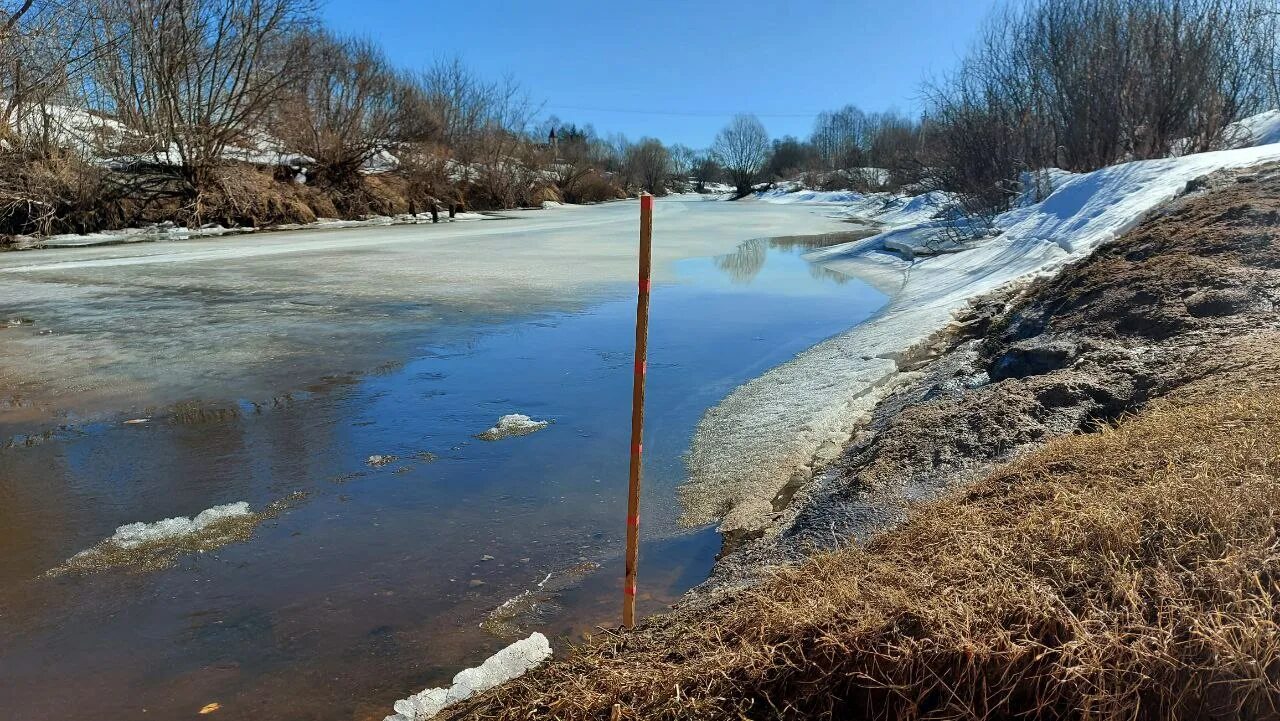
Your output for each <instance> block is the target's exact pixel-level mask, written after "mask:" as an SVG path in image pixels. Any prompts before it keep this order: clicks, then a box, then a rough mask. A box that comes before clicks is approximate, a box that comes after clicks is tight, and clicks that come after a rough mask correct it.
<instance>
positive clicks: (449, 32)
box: [323, 0, 993, 148]
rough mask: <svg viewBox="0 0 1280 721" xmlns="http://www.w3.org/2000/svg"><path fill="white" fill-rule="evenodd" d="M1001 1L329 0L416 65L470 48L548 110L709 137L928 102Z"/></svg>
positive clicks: (335, 19)
mask: <svg viewBox="0 0 1280 721" xmlns="http://www.w3.org/2000/svg"><path fill="white" fill-rule="evenodd" d="M992 5H993V0H895V1H892V2H885V1H884V0H875V1H873V0H845V2H838V1H836V0H807V1H806V2H803V3H793V2H786V1H785V0H774V1H773V2H751V1H750V0H747V1H745V2H744V1H739V2H722V1H720V0H702V1H696V2H694V1H689V2H675V1H663V0H653V1H652V2H628V3H620V2H614V1H612V0H596V1H595V2H588V1H581V0H571V1H559V2H532V1H528V0H521V1H517V0H508V1H506V2H496V1H494V0H468V1H464V2H458V1H457V0H451V1H450V2H433V1H432V0H327V3H326V5H325V6H324V9H323V15H324V18H325V20H326V22H327V23H328V24H329V25H330V26H331V27H332V28H334V29H335V30H337V31H339V32H343V33H348V34H354V35H363V36H368V37H371V38H373V39H375V40H377V41H378V42H379V43H380V44H381V45H382V46H383V47H384V48H386V50H387V52H388V54H389V55H390V56H391V59H392V60H393V61H394V62H396V63H397V64H399V65H402V66H406V67H421V66H426V65H429V64H430V63H431V62H432V61H433V60H435V59H436V58H439V57H449V56H453V55H458V56H460V57H461V58H462V59H463V60H464V61H465V62H466V63H467V65H468V66H470V67H472V68H474V69H475V70H476V71H477V72H478V73H480V74H482V75H484V76H486V77H493V78H497V77H501V76H503V75H505V74H511V75H513V76H514V77H515V78H516V79H518V80H519V81H520V83H521V84H522V86H523V87H524V88H525V89H526V90H527V91H528V93H529V95H530V97H532V98H533V99H535V100H536V101H538V102H540V103H543V104H544V109H543V113H542V115H543V116H545V115H550V114H555V115H557V116H559V117H560V118H562V119H563V120H566V121H571V122H577V123H580V124H581V123H591V124H592V125H594V126H595V128H596V130H597V132H599V133H601V134H608V133H612V132H623V133H626V134H627V135H628V136H629V137H631V138H633V139H634V138H637V137H640V136H644V135H650V136H655V137H658V138H661V139H662V140H664V141H666V142H680V143H685V144H687V145H691V146H693V147H695V148H702V147H706V146H707V145H709V144H710V143H711V140H712V138H713V137H714V136H715V133H716V131H717V130H718V129H719V128H720V127H721V126H723V125H724V123H725V122H726V121H727V120H728V119H729V117H730V116H732V115H733V114H734V113H737V112H753V113H756V114H757V115H759V116H760V119H761V121H762V122H764V124H765V127H767V128H768V129H769V133H770V135H773V136H775V137H778V136H781V135H785V134H793V135H797V136H801V137H803V136H807V135H808V133H809V130H810V129H811V127H812V125H813V116H814V115H816V114H817V113H818V112H820V111H822V110H827V109H834V108H837V107H840V106H842V105H845V104H848V103H853V104H855V105H858V106H859V107H862V108H863V109H865V110H883V109H889V108H896V109H898V110H902V111H905V112H914V111H916V110H917V109H918V100H919V86H920V81H921V79H922V78H924V77H927V76H929V75H937V74H940V73H943V72H946V71H947V70H949V69H950V68H951V67H952V66H953V65H954V64H955V62H956V60H957V58H958V57H959V56H960V54H962V53H963V51H964V49H965V48H966V47H967V46H968V45H969V43H970V41H971V40H972V38H973V36H974V33H975V31H976V30H977V27H978V25H979V24H980V23H981V21H982V19H983V18H984V17H985V16H986V14H987V12H988V11H989V10H990V8H991V6H992Z"/></svg>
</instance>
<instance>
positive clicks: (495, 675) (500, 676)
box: [384, 632, 551, 721]
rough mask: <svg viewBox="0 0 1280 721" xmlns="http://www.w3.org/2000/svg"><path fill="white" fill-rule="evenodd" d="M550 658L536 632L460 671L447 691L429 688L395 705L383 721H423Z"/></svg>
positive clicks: (548, 648) (544, 640)
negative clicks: (390, 713) (476, 664)
mask: <svg viewBox="0 0 1280 721" xmlns="http://www.w3.org/2000/svg"><path fill="white" fill-rule="evenodd" d="M550 656H551V643H550V642H549V641H547V637H546V636H543V635H542V634H541V633H537V632H535V633H534V634H533V635H531V636H529V637H528V638H526V639H523V640H520V641H516V642H515V643H513V644H511V645H510V646H507V647H506V648H504V649H502V650H501V651H499V652H497V653H495V654H494V655H492V656H490V657H489V658H488V659H486V660H485V662H484V663H482V664H480V665H479V666H476V667H474V668H468V669H465V670H463V671H459V672H458V675H456V676H454V677H453V685H451V686H450V687H449V688H429V689H427V690H425V691H422V692H420V693H416V694H414V695H412V696H410V697H409V698H406V699H401V700H399V701H396V703H395V707H394V708H395V711H396V712H395V713H394V714H392V715H390V716H387V717H386V719H385V720H384V721H422V720H423V719H429V718H431V717H432V716H435V715H436V714H438V713H440V711H441V710H442V709H444V708H445V707H446V706H449V705H451V704H455V703H457V702H459V701H462V700H463V699H466V698H469V697H471V696H472V695H474V694H477V693H480V692H482V691H487V690H489V689H491V688H493V687H494V686H497V685H499V684H503V683H506V682H507V681H510V680H511V679H513V678H518V677H520V676H523V675H524V674H525V672H527V671H529V670H530V669H532V668H534V667H536V666H538V665H539V664H541V663H542V662H543V661H545V660H547V659H548V658H549V657H550Z"/></svg>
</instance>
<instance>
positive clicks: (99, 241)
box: [19, 223, 258, 248]
mask: <svg viewBox="0 0 1280 721" xmlns="http://www.w3.org/2000/svg"><path fill="white" fill-rule="evenodd" d="M257 230H258V229H257V228H226V227H223V226H221V225H205V226H201V227H199V228H185V227H182V226H177V225H174V224H173V223H162V224H160V225H153V226H148V227H145V228H126V229H123V230H104V231H101V232H98V233H85V234H76V233H63V234H60V235H50V236H47V237H43V238H36V237H31V236H20V238H19V243H20V245H22V246H27V245H40V246H43V247H46V248H84V247H88V246H91V245H121V244H124V243H155V242H163V241H169V240H189V239H191V238H216V237H219V236H223V235H239V234H241V233H253V232H255V231H257Z"/></svg>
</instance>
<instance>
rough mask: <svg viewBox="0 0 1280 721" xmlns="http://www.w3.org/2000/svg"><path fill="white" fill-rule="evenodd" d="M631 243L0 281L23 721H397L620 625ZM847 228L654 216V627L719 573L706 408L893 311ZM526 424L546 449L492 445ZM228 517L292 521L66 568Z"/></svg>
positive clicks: (161, 264)
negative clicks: (682, 498)
mask: <svg viewBox="0 0 1280 721" xmlns="http://www.w3.org/2000/svg"><path fill="white" fill-rule="evenodd" d="M636 217H637V205H636V203H634V202H622V203H613V204H607V205H602V206H595V207H587V208H561V209H553V210H547V211H538V212H514V213H508V214H504V216H503V217H501V218H497V219H492V220H485V221H474V222H467V223H455V224H451V225H447V226H443V225H442V226H396V227H387V228H362V229H348V230H329V231H299V232H290V233H276V234H263V235H250V236H240V237H235V238H228V239H221V240H205V241H195V240H193V241H183V242H177V243H156V244H146V245H141V244H140V245H130V246H112V247H102V248H86V249H77V250H56V251H55V250H49V251H32V252H23V253H8V254H4V255H0V289H3V290H2V291H0V326H3V327H4V330H0V383H3V386H0V388H2V389H3V394H4V395H3V397H0V446H3V447H2V448H0V715H3V716H4V717H6V718H14V719H26V720H31V721H39V720H43V719H50V720H52V719H64V718H67V717H68V716H80V717H85V718H101V719H117V718H119V719H124V718H130V719H134V718H154V719H178V718H189V717H192V716H193V715H195V714H196V713H197V712H198V711H199V710H200V709H201V708H202V707H205V706H206V705H207V704H211V703H216V704H218V706H217V710H216V712H215V715H214V716H213V717H214V718H224V719H260V718H289V719H316V720H321V719H324V720H331V719H342V720H345V719H380V718H382V716H384V715H386V714H387V713H389V711H390V706H391V703H392V701H394V700H395V699H398V698H402V697H404V696H407V695H408V694H410V693H413V692H415V691H418V690H421V689H422V688H424V687H426V686H430V685H436V684H440V683H444V682H447V681H448V680H449V678H451V677H452V675H453V674H454V673H455V672H456V671H457V670H459V669H460V668H462V667H464V666H467V665H471V664H474V663H476V662H478V661H479V660H482V659H483V658H484V657H485V656H487V655H488V654H489V653H492V652H493V651H494V650H496V649H497V648H500V647H501V646H503V645H505V644H506V643H507V642H509V641H510V640H512V639H513V638H515V637H517V636H520V635H527V634H528V633H529V632H530V631H533V630H539V631H542V632H544V633H546V634H547V635H548V636H550V637H551V638H552V643H553V646H556V647H557V648H563V646H564V644H565V642H566V641H570V640H574V639H580V638H582V636H583V635H584V634H590V633H592V630H593V628H594V627H596V626H597V625H614V624H616V623H617V614H618V610H619V606H620V602H621V594H620V585H621V584H620V576H621V568H620V559H619V557H620V552H621V550H622V549H621V543H622V536H623V531H624V526H623V516H624V512H625V511H624V509H625V497H626V471H627V454H628V433H629V426H628V423H629V417H630V414H629V405H628V404H629V401H630V383H631V378H632V359H631V350H632V349H631V345H632V341H633V340H634V335H633V334H634V327H633V323H634V298H633V295H632V294H633V293H634V281H633V278H634V273H635V265H634V263H635V261H634V247H635V233H636ZM856 232H858V229H857V228H855V227H853V226H850V225H848V224H845V223H841V222H840V221H838V220H837V219H833V218H829V217H826V216H825V215H824V213H823V212H822V211H821V210H820V209H818V208H814V207H805V206H772V205H768V204H764V203H756V202H744V203H723V202H712V201H705V200H701V199H698V198H690V197H677V198H671V199H663V200H660V201H659V202H658V203H657V212H656V217H655V260H656V264H655V288H654V300H653V319H652V330H651V345H650V354H651V355H650V365H649V386H648V388H649V395H648V398H649V406H648V416H647V428H646V436H645V451H646V465H645V491H644V500H643V513H642V515H643V519H644V521H643V527H642V530H643V533H642V538H643V545H642V549H641V554H642V556H641V557H642V562H641V567H640V591H641V592H640V608H641V612H642V613H653V612H656V611H660V610H661V609H662V608H663V607H665V606H666V605H668V604H669V603H671V602H672V601H673V600H675V599H676V598H677V597H678V596H679V595H680V594H681V593H682V592H684V591H685V590H687V589H688V588H690V587H691V586H693V585H696V584H697V583H699V582H701V581H702V580H703V579H704V578H705V577H706V574H707V572H708V570H709V569H710V567H711V564H712V563H713V562H714V557H715V554H716V552H717V551H718V550H719V541H718V538H717V536H716V534H715V532H714V530H713V529H711V528H695V529H687V528H681V527H680V526H679V525H678V522H677V519H678V517H679V515H680V514H679V508H678V503H677V501H676V493H675V489H676V487H677V486H678V485H679V484H680V483H681V482H682V481H683V480H684V479H685V475H686V474H685V469H684V458H685V454H686V453H687V451H688V448H689V442H690V438H691V435H692V433H693V429H694V427H695V425H696V423H697V421H698V419H699V418H700V417H701V415H702V414H703V413H704V412H705V411H706V410H707V409H708V408H709V407H711V406H714V405H715V404H716V403H717V402H718V401H719V400H720V399H722V398H723V397H724V396H725V395H727V394H728V393H729V392H730V391H731V390H733V388H735V387H736V386H738V385H739V384H741V383H743V382H745V381H747V380H749V379H751V378H753V377H756V376H758V375H760V374H761V373H762V372H764V371H765V370H767V369H769V368H771V367H773V366H776V365H778V364H780V363H783V362H785V361H786V360H788V359H789V358H791V357H793V356H794V355H795V354H796V353H798V352H800V351H802V350H804V349H806V348H808V347H810V346H812V345H813V344H815V343H817V342H819V341H821V340H822V339H824V338H827V337H829V336H831V335H833V334H835V333H838V332H840V331H842V330H845V329H846V328H848V327H850V326H852V325H855V324H857V323H859V322H860V321H862V320H864V319H866V318H867V317H869V316H870V315H871V314H873V313H874V312H875V311H876V310H877V309H878V308H879V307H880V306H881V305H883V303H884V302H885V300H886V298H885V297H884V296H883V295H882V294H880V293H879V292H877V291H875V290H874V289H872V288H871V287H869V286H867V285H866V284H864V283H862V282H861V281H858V280H856V279H853V278H850V277H847V276H842V275H840V274H838V273H833V272H831V271H829V270H824V269H822V268H819V267H816V266H812V265H810V264H809V263H807V262H806V261H805V260H804V259H803V258H802V257H801V255H800V254H801V252H802V251H803V250H804V249H805V248H806V247H810V246H812V245H815V244H823V243H831V242H836V241H838V240H848V239H849V238H850V237H852V236H851V233H856ZM510 413H521V414H527V415H529V416H531V417H533V418H534V419H538V420H546V421H548V422H549V423H548V425H547V426H546V427H545V428H543V429H542V430H539V431H537V432H536V433H532V434H529V435H524V436H519V437H510V438H504V439H501V440H495V441H487V440H482V439H479V438H477V435H478V434H480V433H481V432H483V431H484V430H485V429H486V428H488V427H490V426H492V425H493V424H494V423H495V422H496V421H497V419H498V418H499V417H500V416H502V415H505V414H510ZM236 501H245V502H247V503H248V504H249V505H250V507H251V508H252V509H254V510H262V509H267V508H272V512H271V514H270V517H265V518H263V519H262V521H261V523H259V524H258V525H257V526H256V527H255V528H254V529H253V531H252V534H251V535H249V536H247V537H245V538H237V539H234V540H232V541H231V542H228V543H226V544H219V545H217V546H216V547H213V548H208V549H204V550H203V552H190V553H183V552H175V553H174V554H172V556H170V557H166V559H165V563H146V564H141V565H137V566H133V565H129V564H127V563H126V564H124V565H119V566H112V567H109V568H101V569H94V570H91V571H84V570H76V571H72V572H67V573H59V572H57V571H58V570H59V569H61V568H63V564H64V562H65V561H66V560H67V559H68V558H70V557H72V556H73V555H74V554H76V553H77V552H79V551H81V550H83V549H86V548H90V547H93V546H94V545H95V544H97V543H98V542H99V541H101V540H102V539H104V538H106V537H108V536H111V534H112V532H113V531H114V529H115V528H116V527H117V526H119V525H121V524H124V523H129V522H134V521H147V522H151V521H157V520H160V519H163V518H167V517H171V516H192V515H194V514H196V513H198V512H200V511H201V510H203V509H206V508H210V507H213V506H217V505H219V504H225V503H232V502H236ZM273 504H274V505H273ZM51 570H52V571H55V573H54V574H50V573H49V572H50V571H51Z"/></svg>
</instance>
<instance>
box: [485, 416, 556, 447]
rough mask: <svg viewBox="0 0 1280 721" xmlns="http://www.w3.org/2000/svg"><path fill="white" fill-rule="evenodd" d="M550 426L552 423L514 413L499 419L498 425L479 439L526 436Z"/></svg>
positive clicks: (492, 439)
mask: <svg viewBox="0 0 1280 721" xmlns="http://www.w3.org/2000/svg"><path fill="white" fill-rule="evenodd" d="M550 424H551V421H535V420H534V419H532V418H530V417H529V416H526V415H524V414H523V413H512V414H509V415H505V416H502V417H501V418H499V419H498V423H497V425H495V426H493V427H492V428H490V429H489V430H487V431H485V432H484V433H481V434H480V435H479V436H477V437H478V438H480V439H482V440H486V441H496V440H498V439H500V438H507V437H508V436H525V435H528V434H530V433H533V432H535V431H540V430H542V429H543V428H546V427H547V426H548V425H550Z"/></svg>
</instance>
